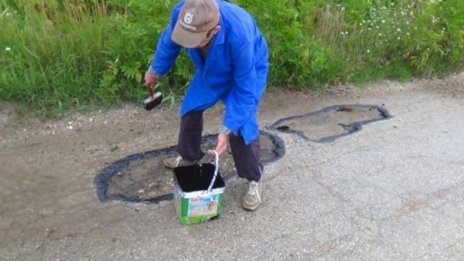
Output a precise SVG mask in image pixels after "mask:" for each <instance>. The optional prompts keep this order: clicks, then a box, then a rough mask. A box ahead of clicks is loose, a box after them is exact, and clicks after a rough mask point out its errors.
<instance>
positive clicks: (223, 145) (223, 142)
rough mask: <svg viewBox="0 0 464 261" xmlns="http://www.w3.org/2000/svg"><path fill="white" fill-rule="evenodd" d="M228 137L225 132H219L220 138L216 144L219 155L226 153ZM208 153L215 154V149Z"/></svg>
mask: <svg viewBox="0 0 464 261" xmlns="http://www.w3.org/2000/svg"><path fill="white" fill-rule="evenodd" d="M227 139H228V135H227V134H225V133H222V132H221V133H219V135H218V139H217V145H216V151H217V153H218V154H219V155H221V154H222V153H224V152H225V151H226V150H227ZM208 155H210V156H212V157H213V156H214V151H213V150H208Z"/></svg>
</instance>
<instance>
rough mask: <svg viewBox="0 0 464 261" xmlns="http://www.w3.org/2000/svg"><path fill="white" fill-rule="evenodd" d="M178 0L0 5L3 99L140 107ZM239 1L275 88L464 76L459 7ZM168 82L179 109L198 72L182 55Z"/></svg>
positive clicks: (449, 0) (417, 1) (371, 1)
mask: <svg viewBox="0 0 464 261" xmlns="http://www.w3.org/2000/svg"><path fill="white" fill-rule="evenodd" d="M175 2H177V1H174V0H157V1H153V0H106V1H105V0H1V1H0V27H1V34H0V68H2V69H1V70H0V101H13V102H15V103H17V104H21V105H23V106H24V107H30V108H34V111H35V112H36V113H37V114H39V115H41V116H51V115H56V113H61V112H64V111H67V110H69V109H78V110H83V109H88V108H94V107H102V106H103V107H106V106H110V105H114V104H118V103H121V102H122V101H135V102H140V101H141V100H142V99H143V98H144V97H145V95H146V91H145V89H144V88H143V86H142V84H141V81H142V78H143V73H144V71H145V70H146V68H147V65H148V63H149V61H150V59H151V56H152V52H153V47H154V46H155V45H156V42H157V39H158V36H159V34H160V33H161V31H162V30H163V28H164V26H165V25H166V23H167V22H168V19H169V18H170V9H171V7H172V6H173V5H174V4H175ZM231 2H235V3H237V4H239V5H241V6H243V7H245V8H246V9H247V10H249V11H250V12H251V13H253V14H255V16H256V20H257V22H258V24H259V25H260V27H261V29H262V31H263V33H264V34H265V35H266V38H267V39H268V42H269V46H270V50H271V61H270V62H271V71H270V74H269V81H268V85H269V86H284V87H288V88H298V89H304V88H318V89H323V88H324V87H326V86H327V85H330V84H334V83H340V82H342V83H343V82H354V83H365V82H370V81H375V80H379V79H385V78H389V79H400V80H404V79H409V78H411V77H414V76H424V77H430V76H436V75H443V74H446V73H448V72H450V71H455V70H461V69H462V68H463V65H464V20H463V19H462V17H464V1H462V0H343V1H342V0H293V1H292V0H290V1H282V0H267V1H245V0H236V1H231ZM179 58H180V59H178V61H177V63H176V65H175V68H173V71H172V72H171V74H170V75H169V76H168V77H167V78H165V79H164V80H163V81H161V83H160V84H159V86H158V88H161V90H162V91H163V92H164V94H165V96H166V97H167V99H168V100H169V101H171V102H173V101H175V99H176V97H178V96H179V94H181V93H182V91H183V90H184V88H185V86H186V85H187V84H188V81H189V78H190V75H191V73H192V71H193V67H192V65H191V63H190V61H189V60H188V59H187V58H186V57H185V55H181V57H179Z"/></svg>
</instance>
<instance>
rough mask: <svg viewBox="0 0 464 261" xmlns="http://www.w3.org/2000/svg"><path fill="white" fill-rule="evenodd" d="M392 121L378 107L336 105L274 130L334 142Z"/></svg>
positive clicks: (285, 121)
mask: <svg viewBox="0 0 464 261" xmlns="http://www.w3.org/2000/svg"><path fill="white" fill-rule="evenodd" d="M390 117H392V116H391V115H390V113H389V112H388V111H387V110H386V109H385V108H383V107H380V106H377V105H359V104H356V105H334V106H330V107H326V108H324V109H322V110H319V111H314V112H309V113H306V114H301V115H295V116H290V117H287V118H283V119H280V120H278V121H276V122H275V123H274V124H272V125H271V126H270V129H274V130H277V131H280V132H285V133H293V134H296V135H298V136H300V137H302V138H303V139H306V140H310V141H314V142H332V141H334V140H335V139H338V138H341V137H343V136H346V135H349V134H351V133H354V132H356V131H359V130H361V129H362V125H365V124H368V123H371V122H375V121H380V120H385V119H388V118H390Z"/></svg>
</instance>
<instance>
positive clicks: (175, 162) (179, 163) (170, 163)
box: [163, 156, 198, 169]
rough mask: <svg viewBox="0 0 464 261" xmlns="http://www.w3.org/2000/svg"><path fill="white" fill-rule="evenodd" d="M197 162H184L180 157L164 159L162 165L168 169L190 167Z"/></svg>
mask: <svg viewBox="0 0 464 261" xmlns="http://www.w3.org/2000/svg"><path fill="white" fill-rule="evenodd" d="M197 162H198V160H184V159H183V158H182V157H181V156H177V157H170V158H165V159H164V160H163V165H164V166H165V167H166V168H168V169H173V168H175V167H183V166H191V165H195V164H197Z"/></svg>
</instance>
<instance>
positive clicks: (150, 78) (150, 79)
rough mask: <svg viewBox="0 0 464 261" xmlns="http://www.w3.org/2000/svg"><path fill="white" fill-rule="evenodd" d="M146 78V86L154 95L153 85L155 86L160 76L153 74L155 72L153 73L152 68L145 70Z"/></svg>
mask: <svg viewBox="0 0 464 261" xmlns="http://www.w3.org/2000/svg"><path fill="white" fill-rule="evenodd" d="M144 80H145V86H147V89H148V92H149V93H150V95H153V86H155V84H156V81H157V80H158V78H156V76H155V75H153V73H151V72H150V70H148V71H146V72H145V77H144Z"/></svg>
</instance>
